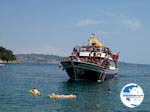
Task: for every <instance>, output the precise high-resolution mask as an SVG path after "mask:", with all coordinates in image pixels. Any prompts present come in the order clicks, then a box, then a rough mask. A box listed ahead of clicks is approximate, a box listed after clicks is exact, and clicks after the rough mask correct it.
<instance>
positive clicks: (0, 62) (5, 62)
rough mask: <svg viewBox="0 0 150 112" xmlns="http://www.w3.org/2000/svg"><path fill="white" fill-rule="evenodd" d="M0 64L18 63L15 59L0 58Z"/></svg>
mask: <svg viewBox="0 0 150 112" xmlns="http://www.w3.org/2000/svg"><path fill="white" fill-rule="evenodd" d="M0 64H19V62H18V61H17V60H12V61H4V60H0Z"/></svg>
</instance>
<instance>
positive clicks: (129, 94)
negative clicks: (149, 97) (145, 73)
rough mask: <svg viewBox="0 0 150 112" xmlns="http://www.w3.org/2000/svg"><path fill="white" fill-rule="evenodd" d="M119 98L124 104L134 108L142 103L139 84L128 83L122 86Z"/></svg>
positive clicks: (141, 91)
mask: <svg viewBox="0 0 150 112" xmlns="http://www.w3.org/2000/svg"><path fill="white" fill-rule="evenodd" d="M120 98H121V101H122V102H123V104H124V105H125V106H127V107H130V108H134V107H137V106H139V105H140V104H141V103H142V101H143V98H144V93H143V90H142V88H141V87H140V86H139V85H137V84H134V83H130V84H127V85H125V86H124V87H123V88H122V90H121V92H120Z"/></svg>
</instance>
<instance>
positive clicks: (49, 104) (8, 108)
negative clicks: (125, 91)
mask: <svg viewBox="0 0 150 112" xmlns="http://www.w3.org/2000/svg"><path fill="white" fill-rule="evenodd" d="M118 75H119V76H118V78H114V79H111V80H108V81H105V82H103V83H97V82H69V81H68V76H67V75H66V73H65V71H62V70H61V69H59V68H58V65H49V64H18V65H6V66H5V67H0V112H149V111H150V106H149V105H150V66H149V65H137V66H133V65H132V66H131V65H122V66H120V69H119V74H118ZM128 83H136V84H138V85H140V86H141V87H142V89H143V91H144V100H143V102H142V104H141V105H140V106H138V107H136V108H133V109H130V108H128V107H125V106H124V105H123V104H122V102H121V100H120V91H121V89H122V87H123V86H124V85H126V84H128ZM33 87H36V88H38V89H39V90H40V91H41V92H42V93H43V95H42V96H39V97H34V96H31V95H30V94H29V92H28V90H29V89H31V88H33ZM107 88H111V90H112V93H107ZM49 93H58V94H70V93H73V94H76V95H77V98H76V99H57V100H56V99H50V98H49V97H47V95H48V94H49Z"/></svg>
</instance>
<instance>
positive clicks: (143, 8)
mask: <svg viewBox="0 0 150 112" xmlns="http://www.w3.org/2000/svg"><path fill="white" fill-rule="evenodd" d="M149 11H150V1H149V0H53V1H52V0H0V46H4V47H6V48H9V49H12V50H13V51H14V53H16V54H20V53H26V54H27V53H43V54H56V55H61V56H66V55H69V54H70V53H71V50H72V48H73V47H74V46H76V45H82V44H86V43H88V39H89V37H90V35H91V34H92V33H95V34H96V35H97V37H98V39H99V40H101V41H102V42H103V44H104V45H105V46H107V47H110V48H111V49H112V50H113V51H114V52H116V53H117V52H118V51H119V52H120V61H125V62H131V63H146V64H150V59H149V58H150V47H149V42H150V31H149V30H150V22H149V21H150V12H149Z"/></svg>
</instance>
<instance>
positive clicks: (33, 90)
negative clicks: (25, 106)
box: [29, 88, 41, 96]
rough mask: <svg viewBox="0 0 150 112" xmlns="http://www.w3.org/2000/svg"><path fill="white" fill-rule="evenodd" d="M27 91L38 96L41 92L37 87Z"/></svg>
mask: <svg viewBox="0 0 150 112" xmlns="http://www.w3.org/2000/svg"><path fill="white" fill-rule="evenodd" d="M29 92H30V93H31V94H32V95H34V96H40V95H41V92H40V91H39V90H38V89H37V88H33V89H31V90H29Z"/></svg>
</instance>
